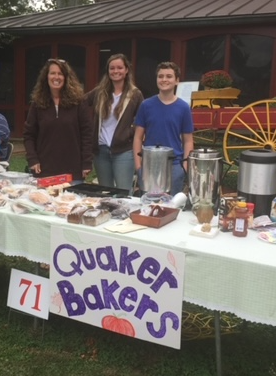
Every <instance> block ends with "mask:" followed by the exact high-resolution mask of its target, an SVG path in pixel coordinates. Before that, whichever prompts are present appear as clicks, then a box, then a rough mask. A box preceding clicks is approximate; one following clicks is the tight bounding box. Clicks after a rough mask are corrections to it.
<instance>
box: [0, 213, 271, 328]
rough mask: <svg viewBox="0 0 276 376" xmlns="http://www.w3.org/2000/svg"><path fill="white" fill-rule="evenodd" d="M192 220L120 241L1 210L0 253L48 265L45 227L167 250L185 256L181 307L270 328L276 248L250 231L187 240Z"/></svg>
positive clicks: (62, 222) (58, 220) (56, 221)
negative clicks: (184, 303) (195, 306)
mask: <svg viewBox="0 0 276 376" xmlns="http://www.w3.org/2000/svg"><path fill="white" fill-rule="evenodd" d="M194 218H195V217H194V216H193V214H192V213H190V212H180V213H179V216H178V217H177V219H176V220H175V221H173V222H171V223H169V224H168V225H166V226H164V227H162V228H160V229H154V228H147V229H143V230H139V231H135V232H132V233H127V234H123V235H121V234H117V233H116V234H115V233H110V232H108V231H107V230H105V229H104V227H105V226H106V224H103V225H101V226H98V227H87V226H83V225H73V224H69V223H67V222H66V220H65V219H61V218H58V217H56V216H42V215H33V214H25V215H17V214H14V213H12V212H11V211H10V210H9V209H1V210H0V229H1V234H0V252H2V253H4V254H6V255H9V256H24V257H26V258H27V259H29V260H32V261H35V262H46V263H47V262H49V258H50V226H51V224H54V225H56V226H60V225H62V226H64V225H65V226H68V228H70V229H75V230H76V231H77V230H78V228H82V229H83V230H84V229H85V230H87V231H89V232H91V231H92V232H96V233H101V234H102V235H103V236H107V237H111V238H116V237H126V238H128V239H131V240H135V241H136V242H139V243H141V244H148V243H150V244H155V245H159V246H160V245H162V246H163V247H164V246H167V247H168V249H174V250H179V251H180V252H185V253H186V258H185V260H186V261H185V262H186V265H185V285H184V297H183V300H184V301H187V302H191V303H195V304H199V305H202V306H204V307H206V308H209V309H213V310H220V311H227V312H232V313H234V314H236V315H238V316H240V317H241V318H243V319H246V320H250V321H255V322H260V323H265V324H272V325H276V288H275V286H276V245H273V244H267V243H264V242H262V241H261V240H259V239H257V232H255V231H253V230H250V231H249V234H248V236H247V237H246V238H237V237H234V236H233V235H232V233H223V232H219V233H218V235H217V236H216V237H214V238H212V239H206V238H201V237H196V236H193V235H189V232H190V230H191V229H192V228H193V227H194V225H193V224H191V222H192V219H194ZM113 221H114V222H115V220H113ZM78 226H80V227H78Z"/></svg>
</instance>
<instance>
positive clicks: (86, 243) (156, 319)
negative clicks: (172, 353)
mask: <svg viewBox="0 0 276 376" xmlns="http://www.w3.org/2000/svg"><path fill="white" fill-rule="evenodd" d="M184 257H185V255H184V253H181V252H177V251H173V250H168V249H167V248H161V247H154V246H149V245H147V244H143V243H138V242H132V241H129V240H128V239H123V238H120V239H119V238H112V237H110V236H108V235H107V236H103V235H100V234H93V233H91V231H82V230H79V229H77V230H74V229H72V230H71V229H68V228H65V227H62V226H60V227H59V226H52V228H51V265H50V291H51V297H50V312H52V313H55V314H58V315H61V316H64V317H68V318H71V319H74V320H78V321H81V322H84V323H87V324H91V325H95V326H98V327H101V328H104V329H107V330H111V331H114V332H117V333H121V334H124V335H128V336H131V337H135V338H139V339H143V340H147V341H150V342H154V343H157V344H160V345H165V346H169V347H173V348H177V349H179V348H180V342H181V315H182V297H183V280H184Z"/></svg>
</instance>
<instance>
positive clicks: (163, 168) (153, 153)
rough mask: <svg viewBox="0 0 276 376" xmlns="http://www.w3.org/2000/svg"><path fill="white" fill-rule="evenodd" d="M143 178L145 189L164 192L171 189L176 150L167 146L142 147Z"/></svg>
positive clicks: (151, 191)
mask: <svg viewBox="0 0 276 376" xmlns="http://www.w3.org/2000/svg"><path fill="white" fill-rule="evenodd" d="M142 157H143V159H142V178H143V184H144V191H146V192H148V193H152V194H163V193H165V192H169V191H170V189H171V176H172V161H173V159H174V152H173V149H172V148H169V147H166V146H158V145H157V146H143V147H142Z"/></svg>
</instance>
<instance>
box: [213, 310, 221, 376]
mask: <svg viewBox="0 0 276 376" xmlns="http://www.w3.org/2000/svg"><path fill="white" fill-rule="evenodd" d="M214 317H215V340H216V363H217V376H222V371H221V337H220V312H219V311H214Z"/></svg>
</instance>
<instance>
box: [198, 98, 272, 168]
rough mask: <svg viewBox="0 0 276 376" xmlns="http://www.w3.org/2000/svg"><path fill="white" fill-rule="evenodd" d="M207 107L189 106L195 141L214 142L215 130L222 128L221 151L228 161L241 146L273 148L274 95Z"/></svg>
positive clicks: (231, 160)
mask: <svg viewBox="0 0 276 376" xmlns="http://www.w3.org/2000/svg"><path fill="white" fill-rule="evenodd" d="M210 107H211V108H210ZM210 107H194V108H192V114H193V120H194V126H195V134H194V140H195V143H196V144H198V145H200V144H202V143H211V144H212V145H214V144H215V143H216V140H217V135H218V132H219V131H220V133H221V132H223V133H224V135H223V153H224V158H225V160H226V161H227V162H228V163H233V162H234V159H235V158H236V157H237V154H238V153H239V152H241V151H242V150H246V149H263V148H265V149H271V150H274V151H276V100H275V99H267V100H261V101H258V102H254V103H251V104H249V105H247V106H246V107H219V106H215V107H216V108H214V107H212V106H210Z"/></svg>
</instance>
